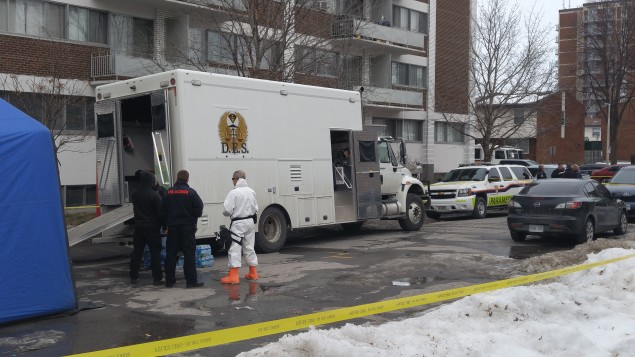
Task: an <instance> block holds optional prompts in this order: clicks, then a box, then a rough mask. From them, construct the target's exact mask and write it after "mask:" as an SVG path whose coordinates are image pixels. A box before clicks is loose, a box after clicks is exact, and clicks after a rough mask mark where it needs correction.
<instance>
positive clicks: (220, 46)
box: [207, 31, 236, 64]
mask: <svg viewBox="0 0 635 357" xmlns="http://www.w3.org/2000/svg"><path fill="white" fill-rule="evenodd" d="M235 48H236V36H234V35H230V34H225V33H220V32H216V31H208V32H207V59H208V60H209V61H210V62H215V63H225V64H232V63H234V59H233V56H232V49H235Z"/></svg>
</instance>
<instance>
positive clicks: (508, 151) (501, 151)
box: [474, 144, 523, 164]
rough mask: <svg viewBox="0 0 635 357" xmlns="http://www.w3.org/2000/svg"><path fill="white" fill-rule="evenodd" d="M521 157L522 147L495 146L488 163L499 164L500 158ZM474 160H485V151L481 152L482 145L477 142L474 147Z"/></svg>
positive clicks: (479, 161)
mask: <svg viewBox="0 0 635 357" xmlns="http://www.w3.org/2000/svg"><path fill="white" fill-rule="evenodd" d="M522 158H523V149H521V148H517V147H512V146H497V147H496V148H495V149H494V152H493V153H492V159H491V160H490V161H489V163H490V164H500V163H501V160H509V159H522ZM474 160H475V161H476V162H477V163H483V161H484V160H485V153H484V152H483V147H482V146H481V144H477V145H476V146H475V147H474Z"/></svg>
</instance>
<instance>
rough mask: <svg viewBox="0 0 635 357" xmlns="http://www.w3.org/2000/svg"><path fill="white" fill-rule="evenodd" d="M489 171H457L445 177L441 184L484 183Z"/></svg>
mask: <svg viewBox="0 0 635 357" xmlns="http://www.w3.org/2000/svg"><path fill="white" fill-rule="evenodd" d="M487 172H488V170H487V169H484V168H472V169H469V168H465V169H455V170H452V171H450V172H448V173H447V174H445V176H443V178H442V179H441V182H453V181H483V180H485V176H487Z"/></svg>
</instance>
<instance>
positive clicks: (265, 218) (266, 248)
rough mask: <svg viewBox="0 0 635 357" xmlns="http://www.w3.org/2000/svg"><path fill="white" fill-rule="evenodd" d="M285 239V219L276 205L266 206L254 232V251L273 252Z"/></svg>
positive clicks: (277, 249) (278, 248)
mask: <svg viewBox="0 0 635 357" xmlns="http://www.w3.org/2000/svg"><path fill="white" fill-rule="evenodd" d="M286 241H287V219H286V218H285V216H284V213H283V212H282V210H280V208H278V207H268V208H267V209H265V211H264V212H262V214H261V215H260V219H259V221H258V233H257V234H256V244H255V246H256V251H257V252H258V253H273V252H277V251H279V250H280V249H281V248H282V246H283V245H284V243H285V242H286Z"/></svg>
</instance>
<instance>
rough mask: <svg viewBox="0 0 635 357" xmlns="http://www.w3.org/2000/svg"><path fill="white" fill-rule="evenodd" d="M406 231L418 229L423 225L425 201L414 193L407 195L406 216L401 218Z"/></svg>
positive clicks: (400, 222) (401, 223)
mask: <svg viewBox="0 0 635 357" xmlns="http://www.w3.org/2000/svg"><path fill="white" fill-rule="evenodd" d="M399 225H400V226H401V229H403V230H404V231H418V230H419V229H421V226H423V201H422V200H421V198H420V197H419V196H417V195H415V194H414V193H409V194H408V196H407V197H406V218H403V219H400V220H399Z"/></svg>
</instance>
